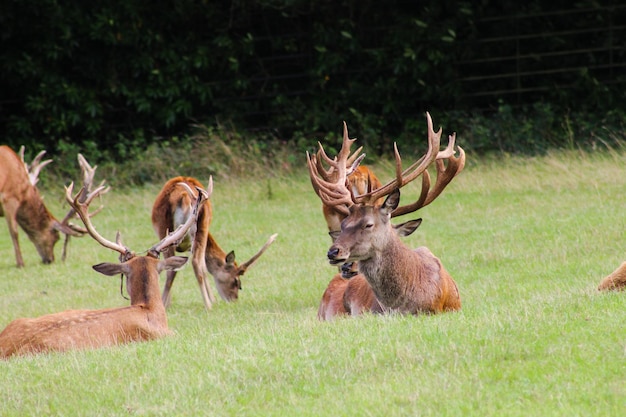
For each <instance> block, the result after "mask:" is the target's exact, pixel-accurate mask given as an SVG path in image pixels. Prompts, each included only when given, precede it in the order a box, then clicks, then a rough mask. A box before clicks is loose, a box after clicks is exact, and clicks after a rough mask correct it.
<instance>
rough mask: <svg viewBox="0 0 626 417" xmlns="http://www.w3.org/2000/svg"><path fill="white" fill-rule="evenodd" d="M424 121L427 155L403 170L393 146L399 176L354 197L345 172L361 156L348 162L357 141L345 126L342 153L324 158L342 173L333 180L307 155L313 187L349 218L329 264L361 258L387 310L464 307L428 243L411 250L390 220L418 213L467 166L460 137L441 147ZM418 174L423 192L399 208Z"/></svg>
mask: <svg viewBox="0 0 626 417" xmlns="http://www.w3.org/2000/svg"><path fill="white" fill-rule="evenodd" d="M426 119H427V124H428V150H427V152H426V154H425V155H423V156H422V157H421V158H419V159H418V160H417V161H415V162H414V163H413V164H411V165H410V166H409V167H408V168H406V169H403V168H402V160H401V158H400V154H399V152H398V148H397V146H395V145H394V154H395V160H396V176H395V178H394V179H393V180H391V181H390V182H388V183H387V184H385V185H383V186H382V187H380V188H378V189H375V190H372V191H371V192H368V193H366V194H363V195H359V196H355V195H354V194H353V193H352V192H351V190H350V189H349V188H348V187H347V185H346V184H347V182H346V179H347V176H348V175H349V174H350V173H351V172H352V171H353V170H354V169H355V168H356V165H358V163H359V162H360V160H359V158H357V159H356V160H355V161H354V162H353V164H352V165H350V166H348V157H347V155H349V153H350V151H349V149H350V145H351V144H352V143H353V142H354V140H351V139H349V138H348V134H347V129H344V140H343V145H342V149H341V150H340V152H339V155H338V156H337V157H336V158H335V159H331V158H329V157H327V156H324V158H325V160H326V162H327V163H328V164H330V165H331V166H332V167H333V169H334V170H336V171H337V173H338V175H337V179H336V180H335V181H332V182H331V181H328V180H327V179H326V176H325V175H324V173H321V172H320V169H319V166H320V165H319V163H318V162H317V155H309V154H307V163H308V167H309V174H310V177H311V183H312V185H313V189H314V190H315V192H316V193H317V195H318V196H319V197H320V199H321V200H322V202H324V203H325V204H328V205H332V206H334V207H335V208H336V209H337V210H339V211H341V212H343V213H344V214H345V215H346V216H347V217H346V218H345V219H344V220H343V221H342V222H341V233H340V234H339V236H337V239H336V240H335V242H334V244H333V245H332V246H331V247H330V249H329V250H328V254H327V256H328V259H329V261H330V263H331V264H332V265H339V264H343V263H345V262H349V261H359V266H358V268H359V272H360V273H361V274H363V275H364V277H365V278H366V279H367V282H368V283H369V284H370V285H371V287H372V290H373V291H374V294H375V295H376V298H377V299H378V300H379V302H380V303H381V305H382V307H383V308H384V309H385V310H386V311H397V312H401V313H412V314H418V313H424V312H426V313H438V312H442V311H451V310H458V309H460V308H461V299H460V296H459V292H458V288H457V285H456V283H455V282H454V280H453V279H452V277H451V276H450V274H449V273H448V272H447V271H446V269H445V268H444V267H443V265H442V264H441V261H440V260H439V259H438V258H436V257H435V256H434V255H433V254H432V253H431V252H430V250H428V249H427V248H426V247H420V248H417V249H416V250H411V249H409V248H408V247H407V246H406V245H404V244H403V243H402V242H401V240H400V238H399V236H398V234H397V233H395V232H394V230H393V227H392V225H391V221H390V220H391V218H393V217H396V216H400V215H403V214H407V213H412V212H415V211H417V210H419V209H420V208H422V207H424V206H426V205H428V204H430V203H431V202H432V201H434V200H435V199H436V198H437V197H438V196H439V195H440V194H441V192H442V191H443V190H444V188H445V187H446V186H447V185H448V184H449V183H450V181H452V179H453V178H454V177H455V176H456V175H457V174H459V173H460V172H461V171H462V169H463V167H464V165H465V153H464V152H463V149H461V148H460V147H458V150H459V156H458V157H457V156H455V153H456V150H455V139H456V135H455V134H452V135H450V136H449V141H448V146H447V147H446V148H445V149H444V150H442V151H440V150H439V148H440V140H441V129H440V130H439V131H438V132H435V131H434V130H433V124H432V119H431V117H430V114H428V113H426ZM324 154H325V153H324ZM445 161H447V164H446V162H445ZM432 164H435V166H436V170H437V178H436V181H435V185H434V187H433V188H432V189H431V181H430V174H429V172H428V170H427V169H428V167H429V166H431V165H432ZM420 176H421V178H422V191H421V193H420V196H419V198H418V199H417V200H416V201H415V202H413V203H411V204H408V205H404V206H400V205H399V203H400V188H401V187H403V186H405V185H406V184H408V183H409V182H411V181H414V180H415V179H417V178H419V177H420ZM385 196H386V199H385V201H384V202H383V204H382V205H381V206H377V205H376V204H375V202H376V201H377V200H378V199H379V198H382V197H385Z"/></svg>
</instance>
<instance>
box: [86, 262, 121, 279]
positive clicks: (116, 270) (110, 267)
mask: <svg viewBox="0 0 626 417" xmlns="http://www.w3.org/2000/svg"><path fill="white" fill-rule="evenodd" d="M92 268H93V269H95V270H96V271H98V272H100V273H101V274H104V275H108V276H113V275H117V274H123V273H124V268H123V265H122V264H114V263H107V262H105V263H101V264H98V265H94V266H92Z"/></svg>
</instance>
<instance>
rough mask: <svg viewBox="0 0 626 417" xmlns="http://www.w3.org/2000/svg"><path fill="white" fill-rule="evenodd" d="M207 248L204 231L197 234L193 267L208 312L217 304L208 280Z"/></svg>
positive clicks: (192, 259) (192, 260) (192, 261)
mask: <svg viewBox="0 0 626 417" xmlns="http://www.w3.org/2000/svg"><path fill="white" fill-rule="evenodd" d="M206 247H207V238H206V235H205V233H202V231H201V233H198V232H196V236H195V239H194V245H193V249H192V250H193V253H192V258H191V266H192V267H193V272H194V274H195V275H196V279H197V280H198V287H199V288H200V294H201V295H202V301H203V302H204V306H205V307H206V309H207V310H210V309H211V308H212V307H213V303H214V302H215V295H214V294H213V290H212V289H211V287H210V286H209V282H208V280H207V276H208V274H209V271H208V270H207V266H206V260H205V259H204V257H205V253H206Z"/></svg>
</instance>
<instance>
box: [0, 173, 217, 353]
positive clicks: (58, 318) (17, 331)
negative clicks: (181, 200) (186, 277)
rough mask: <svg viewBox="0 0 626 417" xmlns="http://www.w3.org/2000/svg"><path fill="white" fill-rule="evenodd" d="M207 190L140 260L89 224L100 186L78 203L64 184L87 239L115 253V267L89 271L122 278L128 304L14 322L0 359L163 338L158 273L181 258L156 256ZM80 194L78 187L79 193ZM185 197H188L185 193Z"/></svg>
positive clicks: (3, 336) (180, 232)
mask: <svg viewBox="0 0 626 417" xmlns="http://www.w3.org/2000/svg"><path fill="white" fill-rule="evenodd" d="M211 187H212V182H211V181H209V189H208V190H207V191H206V192H205V191H202V190H200V192H199V194H198V197H197V199H196V203H195V205H194V208H193V213H192V214H191V215H190V216H189V218H188V219H187V222H186V223H185V224H183V225H181V226H180V227H178V228H177V229H176V230H175V231H174V232H173V233H172V234H170V235H168V236H167V237H165V238H164V239H163V240H161V241H160V242H159V243H157V244H156V245H154V246H153V247H152V248H150V249H149V250H148V253H147V254H146V255H145V256H138V255H137V254H136V253H135V252H133V251H131V250H130V249H128V248H127V247H126V246H124V245H123V244H122V242H121V237H120V234H119V233H118V234H117V239H116V242H111V241H109V240H106V239H105V238H103V237H102V236H100V234H99V233H98V232H97V231H96V229H95V228H94V227H93V225H92V224H91V219H90V215H89V213H88V207H89V204H90V202H91V201H92V200H93V198H94V197H95V196H96V195H97V194H99V193H100V192H102V191H103V188H104V187H103V186H100V187H98V188H97V189H96V190H94V191H92V192H91V193H89V194H88V195H86V196H85V198H84V199H83V198H80V197H81V194H80V193H79V194H77V195H76V197H74V198H72V190H73V184H70V185H69V186H68V187H67V188H66V199H67V201H68V202H69V203H70V205H71V206H72V208H73V209H74V210H76V213H78V215H79V216H80V218H81V220H82V221H83V223H84V224H85V226H86V228H87V231H88V233H89V235H91V237H92V238H94V239H95V240H96V241H97V242H98V243H100V244H101V245H102V246H104V247H105V248H109V249H112V250H114V251H116V252H119V253H120V263H101V264H98V265H94V266H93V268H94V269H95V270H96V271H98V272H100V273H102V274H104V275H110V276H114V275H118V274H123V275H125V276H126V285H127V289H128V294H129V295H130V306H128V307H120V308H109V309H104V310H67V311H63V312H60V313H56V314H49V315H46V316H42V317H39V318H34V319H30V318H21V319H17V320H14V321H12V322H11V323H9V325H8V326H7V327H6V328H5V329H4V330H3V331H2V333H0V357H1V358H8V357H10V356H13V355H26V354H35V353H43V352H49V351H66V350H71V349H90V348H100V347H105V346H113V345H119V344H124V343H130V342H139V341H147V340H153V339H158V338H161V337H163V336H166V335H169V334H170V330H169V329H168V326H167V316H166V314H165V307H164V306H163V303H162V302H161V296H160V291H159V273H160V272H161V271H163V270H167V271H171V270H178V269H180V268H182V267H183V266H184V265H185V263H186V262H187V258H184V257H180V256H172V257H169V258H167V259H164V260H159V255H160V253H161V252H163V251H164V250H166V249H167V248H168V247H170V246H172V245H176V244H177V243H178V241H180V239H182V238H183V237H184V236H185V234H186V233H187V232H188V230H189V229H190V228H191V227H192V226H193V225H194V224H195V221H196V216H197V214H198V211H199V210H198V208H199V207H200V206H201V205H202V203H203V202H204V200H205V199H206V198H208V195H209V194H210V193H211ZM85 190H86V189H85V188H83V190H82V191H83V192H84V191H85ZM189 193H190V194H191V193H192V192H191V189H190V190H189ZM81 200H84V202H81Z"/></svg>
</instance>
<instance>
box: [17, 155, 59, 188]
mask: <svg viewBox="0 0 626 417" xmlns="http://www.w3.org/2000/svg"><path fill="white" fill-rule="evenodd" d="M24 149H25V148H24V145H22V146H20V150H19V156H20V159H21V160H22V163H23V164H24V168H25V169H26V173H27V174H28V179H29V181H30V183H31V184H32V185H37V183H38V182H39V172H40V171H41V170H42V168H43V167H45V166H46V165H48V164H49V163H50V162H52V159H46V160H45V161H43V162H41V158H43V156H44V155H45V154H46V151H45V150H43V151H41V152H39V153H38V154H37V156H35V158H34V159H33V162H31V163H30V164H28V163H26V161H25V160H24Z"/></svg>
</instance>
